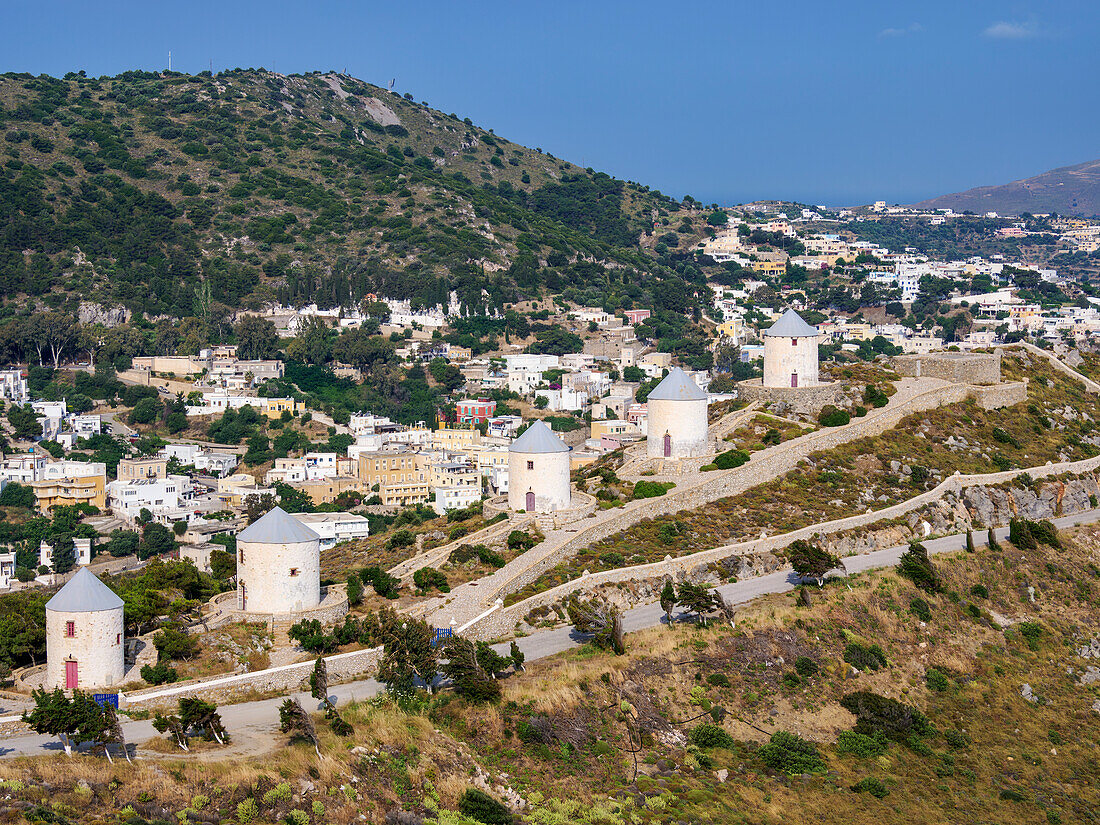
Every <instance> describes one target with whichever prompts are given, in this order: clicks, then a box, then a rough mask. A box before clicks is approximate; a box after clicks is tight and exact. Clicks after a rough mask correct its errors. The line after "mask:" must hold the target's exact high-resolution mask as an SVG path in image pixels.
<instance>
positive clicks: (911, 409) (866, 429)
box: [428, 384, 978, 626]
mask: <svg viewBox="0 0 1100 825" xmlns="http://www.w3.org/2000/svg"><path fill="white" fill-rule="evenodd" d="M977 390H978V388H976V387H971V386H969V385H966V384H944V385H942V386H939V387H934V388H932V389H929V390H926V391H924V392H922V393H920V394H918V395H914V396H912V397H910V398H906V399H905V400H902V401H899V400H896V399H897V396H895V397H894V399H895V400H892V401H891V403H890V404H889V405H887V406H886V407H883V408H881V409H878V410H874V411H872V412H869V413H868V414H867V415H866V416H864V417H862V418H854V419H852V421H851V423H850V424H848V425H846V426H843V427H827V428H824V429H821V430H817V431H815V432H813V433H810V434H808V435H805V436H802V437H801V438H797V439H794V440H792V441H788V442H785V443H783V444H779V445H777V446H775V447H770V448H768V449H766V450H762V451H761V452H759V453H756V454H754V455H753V457H752V458H751V459H750V460H749V462H748V463H747V464H744V465H742V466H741V467H737V468H734V469H731V470H717V471H713V472H711V473H707V475H708V476H713V479H710V478H708V479H707V480H705V481H703V482H702V483H699V484H696V485H694V486H685V487H683V488H681V489H673V490H670V491H669V492H668V493H667V494H665V495H664V496H661V497H660V498H651V499H644V500H642V501H632V502H629V503H627V504H626V505H624V506H623V507H621V508H616V509H615V510H614V511H613V510H606V511H603V512H601V513H599V514H598V518H597V519H593V523H592V524H591V525H589V526H587V527H584V526H581V525H583V522H579V523H578V527H579V529H578V530H577V531H576V532H575V533H574V534H573V535H572V536H560V535H551V536H548V537H547V540H546V541H545V542H543V543H542V544H540V545H539V546H538V547H536V548H534V549H532V550H529V551H528V552H527V553H525V554H524V555H523V556H521V557H520V558H518V559H515V560H513V561H512V562H509V564H507V565H505V566H504V567H503V568H501V569H500V570H498V571H497V572H496V573H494V574H493V575H491V576H487V577H485V578H484V579H481V580H479V581H478V583H477V585H478V587H477V590H476V592H472V591H471V590H470V589H469V587H468V586H467V585H462V586H461V591H462V592H461V594H460V593H459V592H458V589H456V591H452V593H451V594H450V595H449V596H448V597H447V598H444V599H440V600H438V601H436V602H435V603H434V604H432V605H431V606H430V607H429V608H428V609H429V610H430V611H435V613H434V619H435V623H436V624H437V625H439V626H443V625H445V624H447V622H448V621H449V620H450V619H451V618H457V619H461V618H463V617H465V618H469V617H470V616H472V615H475V614H476V613H477V612H479V611H480V610H482V609H484V608H485V607H486V606H487V605H488V604H490V603H491V602H492V601H493V600H494V599H496V598H504V597H505V596H507V595H508V594H510V593H515V592H516V591H517V590H521V589H522V588H524V587H526V586H527V585H528V584H530V583H531V582H533V581H536V580H537V579H538V578H539V577H540V576H542V575H543V573H545V572H547V571H549V570H551V569H553V568H554V567H556V566H557V565H558V564H560V563H561V562H562V561H564V560H565V559H568V558H571V557H572V556H574V555H576V553H577V552H578V551H579V550H580V549H582V548H585V547H588V546H589V545H591V544H593V543H595V542H598V541H601V540H603V539H605V538H607V537H609V536H613V535H615V534H616V533H620V532H622V531H623V530H625V529H627V528H628V527H630V526H632V525H634V524H636V523H638V522H639V521H641V520H643V519H646V518H653V517H656V516H664V515H671V514H673V513H678V512H680V511H681V510H692V509H695V508H697V507H702V506H704V505H706V504H709V503H711V502H712V501H717V500H718V499H721V498H726V497H728V496H734V495H739V494H740V493H743V492H745V491H746V490H748V489H750V488H752V487H755V486H757V485H758V484H763V483H765V482H767V481H771V480H772V479H775V478H778V477H780V476H782V475H784V474H785V473H787V472H789V471H790V470H793V469H794V468H795V467H797V466H798V463H799V462H800V461H802V460H803V459H804V458H806V457H807V456H808V455H810V454H811V453H813V452H817V451H820V450H829V449H832V448H834V447H837V446H839V445H841V444H845V443H847V442H849V441H854V440H856V439H859V438H865V437H872V436H876V435H880V434H881V433H883V432H886V431H887V430H890V429H892V428H893V427H895V426H897V424H898V422H900V421H901V420H902V419H903V418H905V417H906V416H907V415H911V414H913V413H916V412H923V411H925V410H930V409H935V408H936V407H939V406H943V405H946V404H958V403H961V402H963V401H965V400H967V398H969V397H971V396H972V395H973V394H974V393H975V392H976V391H977ZM459 595H462V597H463V599H462V600H460V601H458V602H456V599H458V597H459ZM451 604H454V605H455V607H452V608H451V610H453V611H454V612H453V613H452V612H448V611H447V609H446V608H447V607H448V606H449V605H451ZM456 608H457V609H456ZM460 613H461V614H463V616H459V614H460Z"/></svg>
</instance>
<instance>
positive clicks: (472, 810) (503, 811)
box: [458, 788, 512, 825]
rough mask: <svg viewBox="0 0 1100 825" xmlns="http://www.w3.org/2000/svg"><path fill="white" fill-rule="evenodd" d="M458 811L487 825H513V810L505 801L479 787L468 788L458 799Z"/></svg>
mask: <svg viewBox="0 0 1100 825" xmlns="http://www.w3.org/2000/svg"><path fill="white" fill-rule="evenodd" d="M458 812H459V813H460V814H462V815H463V816H468V817H470V819H476V820H477V821H478V822H484V823H485V825H512V812H511V811H509V810H508V808H507V807H505V805H504V803H503V802H500V801H499V800H497V799H494V798H493V797H491V796H489V794H487V793H485V791H479V790H478V789H477V788H467V789H466V790H465V792H464V793H463V794H462V798H461V799H459V800H458Z"/></svg>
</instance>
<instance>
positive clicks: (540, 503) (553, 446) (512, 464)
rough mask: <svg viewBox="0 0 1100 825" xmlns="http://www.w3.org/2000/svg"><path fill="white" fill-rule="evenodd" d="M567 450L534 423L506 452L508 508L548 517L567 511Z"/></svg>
mask: <svg viewBox="0 0 1100 825" xmlns="http://www.w3.org/2000/svg"><path fill="white" fill-rule="evenodd" d="M570 498H571V492H570V488H569V448H568V447H567V446H565V443H564V442H563V441H562V440H561V439H560V438H558V437H557V436H556V435H554V431H553V430H551V429H550V428H549V427H548V426H547V425H546V422H544V421H536V422H535V423H534V424H532V425H531V426H530V427H528V428H527V430H526V432H524V433H523V435H521V436H520V437H519V438H517V439H516V440H515V441H513V442H512V446H511V447H509V449H508V507H509V508H511V509H512V510H523V511H526V512H529V513H549V512H553V511H554V510H564V509H567V508H568V507H569V501H570Z"/></svg>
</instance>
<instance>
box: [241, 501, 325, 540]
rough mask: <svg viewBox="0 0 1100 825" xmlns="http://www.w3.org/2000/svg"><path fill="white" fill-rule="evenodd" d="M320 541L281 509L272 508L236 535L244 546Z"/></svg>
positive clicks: (317, 536)
mask: <svg viewBox="0 0 1100 825" xmlns="http://www.w3.org/2000/svg"><path fill="white" fill-rule="evenodd" d="M320 539H321V537H320V535H318V534H317V533H315V532H314V531H313V530H310V529H309V528H308V527H306V526H305V525H304V524H302V522H300V521H298V519H296V518H294V517H293V516H292V515H290V513H288V512H287V511H286V510H284V509H283V508H282V507H272V508H271V509H270V510H268V511H267V512H266V513H264V514H263V515H262V516H261V517H260V518H258V519H256V521H254V522H253V523H252V524H250V525H248V527H246V528H245V529H244V530H242V531H241V532H240V533H238V534H237V541H239V542H241V541H243V542H245V543H246V544H301V543H302V542H306V541H320Z"/></svg>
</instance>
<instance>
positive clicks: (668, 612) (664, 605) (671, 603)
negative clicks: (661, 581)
mask: <svg viewBox="0 0 1100 825" xmlns="http://www.w3.org/2000/svg"><path fill="white" fill-rule="evenodd" d="M675 609H676V588H675V587H674V586H673V584H672V579H666V580H665V586H664V587H663V588H661V610H663V611H665V620H666V621H667V622H668V626H669V627H672V611H673V610H675Z"/></svg>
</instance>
